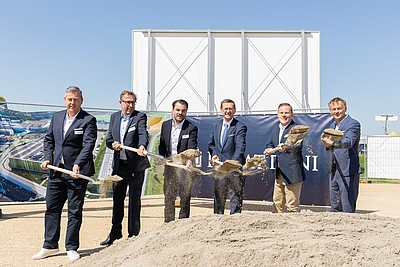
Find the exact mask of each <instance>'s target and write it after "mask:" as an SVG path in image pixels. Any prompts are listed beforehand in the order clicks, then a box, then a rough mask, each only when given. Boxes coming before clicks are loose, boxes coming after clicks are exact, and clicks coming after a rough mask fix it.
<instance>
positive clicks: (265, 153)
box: [264, 148, 274, 156]
mask: <svg viewBox="0 0 400 267" xmlns="http://www.w3.org/2000/svg"><path fill="white" fill-rule="evenodd" d="M273 153H274V152H273V149H272V148H266V149H265V150H264V155H267V156H271V155H272V154H273Z"/></svg>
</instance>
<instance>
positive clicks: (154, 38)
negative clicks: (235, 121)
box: [132, 30, 320, 113]
mask: <svg viewBox="0 0 400 267" xmlns="http://www.w3.org/2000/svg"><path fill="white" fill-rule="evenodd" d="M319 44H320V39H319V32H316V31H290V32H282V31H279V32H278V31H275V32H273V31H244V30H242V31H211V30H207V31H183V30H181V31H179V30H175V31H174V30H135V31H133V32H132V90H133V91H134V92H135V93H137V94H138V98H139V99H138V104H137V108H138V109H140V110H148V111H156V110H157V111H170V110H171V103H172V102H173V101H174V100H176V99H178V98H183V99H185V100H187V101H188V102H189V111H190V112H198V113H202V112H204V113H219V103H220V101H221V100H222V99H224V98H231V99H232V100H234V101H235V102H236V105H237V110H239V111H243V112H245V113H257V112H263V111H268V110H276V108H277V106H278V104H279V103H281V102H289V103H291V104H292V106H293V108H294V109H296V110H298V109H302V110H303V111H313V110H312V109H313V108H315V109H318V108H320V55H319V52H320V49H319V47H320V45H319Z"/></svg>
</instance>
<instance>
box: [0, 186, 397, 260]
mask: <svg viewBox="0 0 400 267" xmlns="http://www.w3.org/2000/svg"><path fill="white" fill-rule="evenodd" d="M399 193H400V185H397V184H361V185H360V196H359V200H358V204H357V205H358V206H357V212H356V214H344V213H341V214H339V213H331V212H329V207H316V206H302V207H301V212H300V213H298V214H273V213H271V210H272V206H271V203H269V202H262V201H245V202H244V211H243V213H242V214H238V215H233V216H230V215H223V216H220V215H219V216H218V215H214V214H212V212H213V209H212V206H213V201H212V199H199V198H194V199H192V205H191V214H192V215H191V218H189V219H184V220H176V221H174V222H171V223H168V224H164V223H163V221H164V219H163V195H156V196H145V197H143V198H142V206H143V209H142V231H141V234H140V235H139V236H138V237H133V238H130V239H127V238H126V237H124V238H122V239H120V240H118V241H116V242H115V243H114V244H113V245H112V246H110V247H106V248H105V247H101V246H100V245H99V243H100V242H101V241H102V240H104V239H105V238H106V236H107V234H108V232H109V230H110V224H111V207H112V200H111V199H101V200H87V201H86V202H85V206H84V221H83V225H82V230H81V246H80V249H79V253H80V254H81V256H82V258H81V259H80V260H78V261H77V262H75V263H74V264H72V266H95V265H96V266H180V265H187V266H377V265H380V266H400V208H399V206H400V198H399ZM0 208H1V209H2V212H3V217H2V218H1V219H0V232H1V238H0V242H1V247H0V264H1V266H62V265H68V266H69V265H70V263H69V260H68V258H67V256H66V252H65V248H64V244H63V242H64V236H65V225H66V213H65V212H64V213H63V217H62V230H61V232H62V236H61V240H60V252H59V253H58V254H57V255H55V256H53V257H49V258H47V259H43V260H39V261H34V260H32V259H31V257H32V255H33V254H35V253H37V252H38V251H39V250H40V248H41V245H42V242H43V225H44V223H43V222H44V220H43V216H44V210H45V203H44V202H33V203H15V202H0ZM177 211H178V209H177ZM228 213H229V212H228V211H226V214H228ZM124 222H125V220H124ZM124 236H127V233H126V227H124Z"/></svg>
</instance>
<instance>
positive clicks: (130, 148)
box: [121, 145, 164, 159]
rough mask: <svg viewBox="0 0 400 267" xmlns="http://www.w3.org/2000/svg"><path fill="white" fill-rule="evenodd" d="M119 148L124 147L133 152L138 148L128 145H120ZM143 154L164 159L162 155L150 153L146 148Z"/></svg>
mask: <svg viewBox="0 0 400 267" xmlns="http://www.w3.org/2000/svg"><path fill="white" fill-rule="evenodd" d="M121 148H123V149H126V150H130V151H133V152H138V150H139V149H137V148H134V147H130V146H125V145H121ZM143 154H145V155H149V156H152V157H156V158H159V159H164V157H163V156H161V155H158V154H154V153H151V152H149V151H147V150H145V151H143Z"/></svg>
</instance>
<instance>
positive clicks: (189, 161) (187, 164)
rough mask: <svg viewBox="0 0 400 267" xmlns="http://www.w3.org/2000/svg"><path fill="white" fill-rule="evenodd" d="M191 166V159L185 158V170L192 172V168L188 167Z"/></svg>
mask: <svg viewBox="0 0 400 267" xmlns="http://www.w3.org/2000/svg"><path fill="white" fill-rule="evenodd" d="M192 167H193V163H192V161H191V160H187V161H186V166H185V170H186V171H187V172H192V170H191V169H190V168H192Z"/></svg>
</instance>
